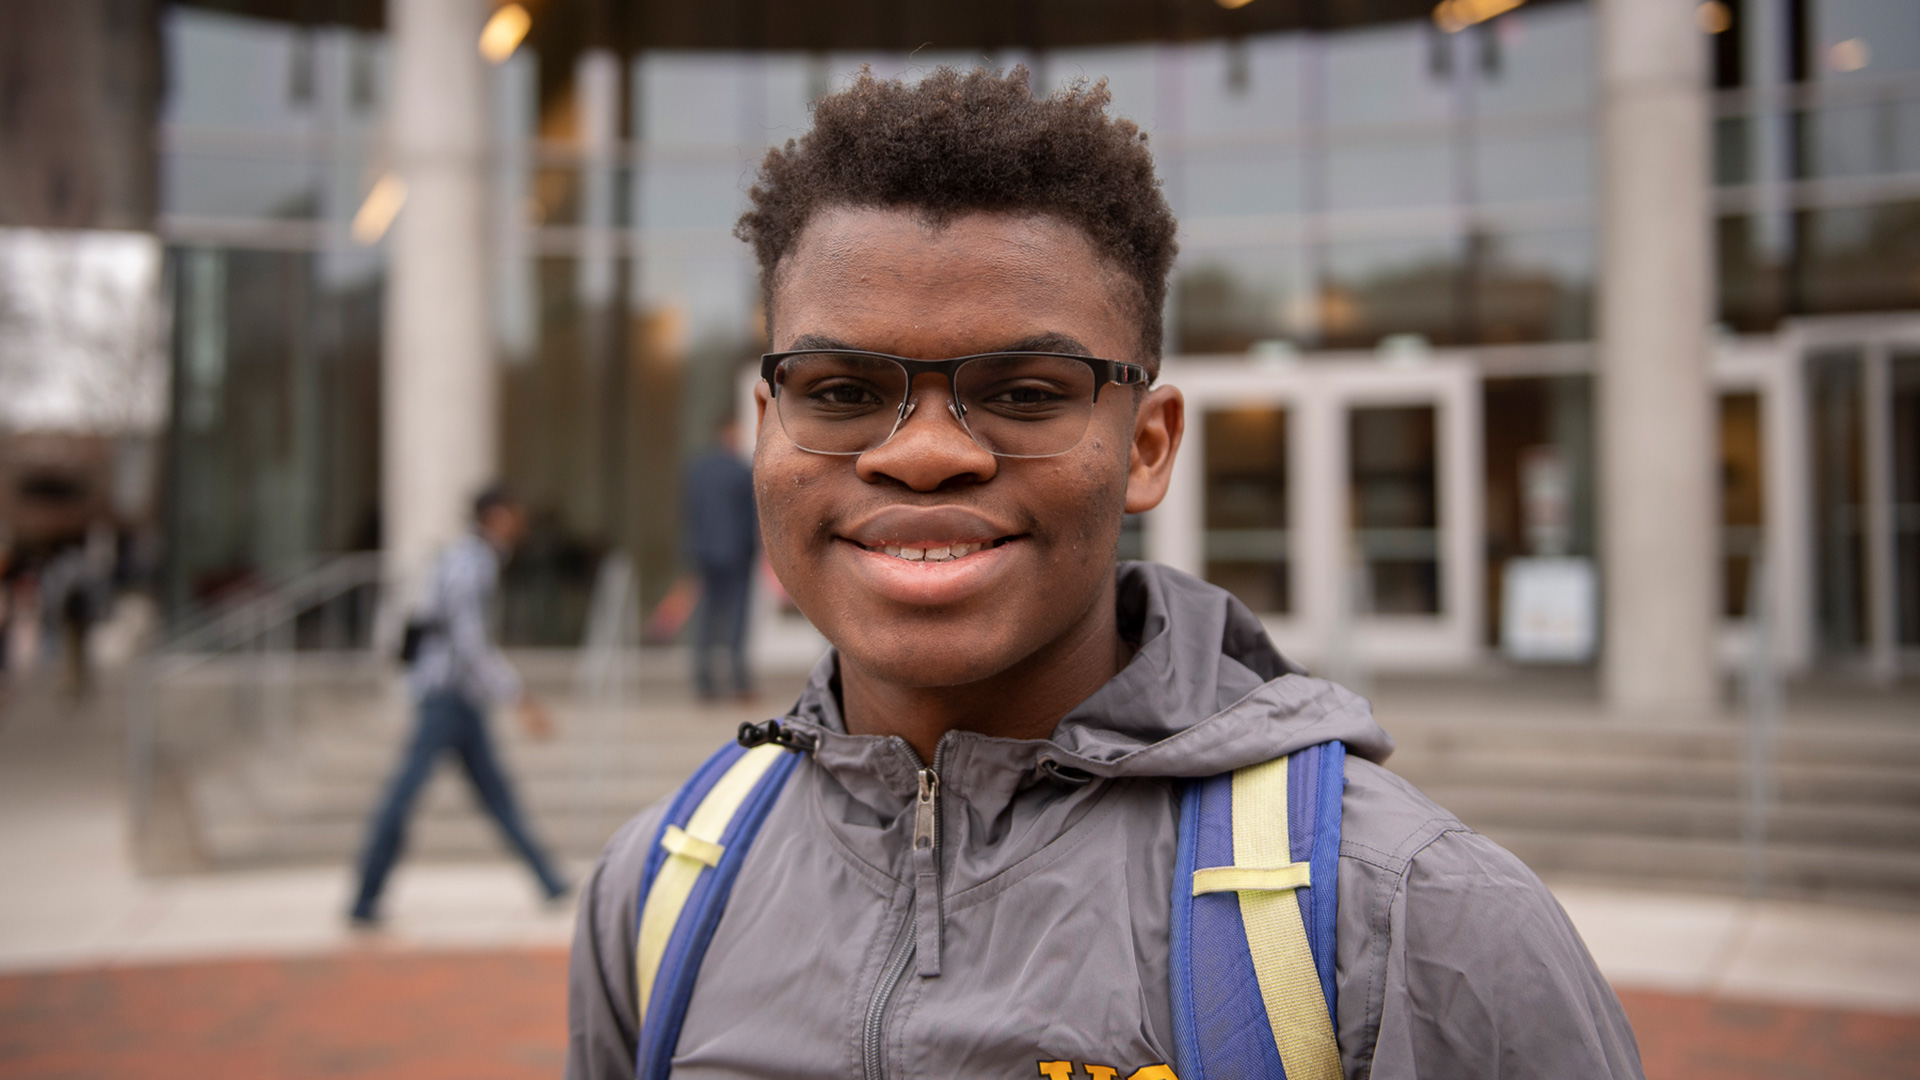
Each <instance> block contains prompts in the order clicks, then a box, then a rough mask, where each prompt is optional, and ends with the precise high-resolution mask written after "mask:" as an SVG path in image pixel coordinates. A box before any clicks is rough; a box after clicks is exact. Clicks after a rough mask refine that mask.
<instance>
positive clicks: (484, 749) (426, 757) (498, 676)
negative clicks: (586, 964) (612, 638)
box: [350, 487, 569, 927]
mask: <svg viewBox="0 0 1920 1080" xmlns="http://www.w3.org/2000/svg"><path fill="white" fill-rule="evenodd" d="M473 521H474V527H473V530H472V531H471V532H469V533H467V534H466V535H465V536H462V537H461V538H460V539H459V540H456V541H454V543H453V544H452V545H450V546H449V547H448V548H447V549H446V551H444V552H443V553H442V554H441V556H440V559H439V561H438V562H437V563H435V564H434V568H433V575H432V578H431V579H430V581H429V586H428V591H427V597H426V605H425V607H424V609H423V610H422V612H421V618H420V619H419V620H418V621H416V622H415V623H414V626H413V628H412V629H413V630H414V631H415V632H417V633H419V634H420V640H419V645H418V652H417V654H416V655H415V656H414V657H413V661H412V663H413V667H412V670H411V671H410V672H409V680H408V681H409V683H410V684H411V689H412V691H413V699H414V701H415V702H416V703H417V719H416V722H415V724H414V731H413V741H412V743H411V744H410V745H409V747H408V749H407V754H406V757H405V758H404V759H402V761H401V764H400V771H399V772H398V773H397V774H396V775H395V776H394V779H393V783H392V785H391V786H390V787H389V788H388V790H387V795H386V798H385V800H384V801H383V802H382V803H381V805H380V809H379V812H378V813H376V814H375V815H374V818H373V827H372V830H371V832H370V834H369V836H368V838H367V846H366V851H365V853H364V854H363V855H362V856H361V860H360V891H359V893H358V894H357V896H356V897H355V899H354V902H353V910H352V912H351V914H350V919H351V921H352V922H353V924H354V925H356V926H362V927H366V926H372V925H375V924H376V923H377V922H378V921H379V911H378V905H379V901H380V891H381V889H382V888H383V887H384V886H385V885H386V881H387V874H388V872H389V871H391V870H392V869H393V864H394V861H395V860H396V859H397V858H399V856H400V850H401V848H402V847H403V846H404V845H405V842H406V827H407V817H408V815H409V814H411V812H412V810H413V801H414V799H415V797H417V796H418V795H419V793H420V788H421V787H422V786H423V785H425V784H426V782H427V779H428V777H430V776H431V775H432V773H433V763H434V760H435V759H436V758H438V757H439V756H440V754H441V752H442V751H452V752H454V753H457V754H458V755H459V756H460V763H461V765H463V766H464V767H465V768H466V772H467V779H468V780H470V781H471V782H472V783H473V789H474V792H475V793H476V794H478V795H479V797H480V802H481V803H482V805H484V806H485V807H486V808H487V811H488V812H489V813H491V814H492V815H493V818H494V820H495V821H496V822H498V823H499V825H500V831H501V833H502V834H503V835H505V837H506V838H507V841H508V842H509V843H511V844H512V845H513V846H514V848H515V849H516V850H517V851H519V852H520V854H521V856H522V857H524V858H525V859H526V860H527V864H528V865H529V866H530V867H531V868H532V869H533V873H534V876H535V877H537V878H539V879H540V887H541V889H542V890H543V891H544V892H545V893H546V896H547V898H548V899H549V900H554V899H558V898H560V897H561V896H564V895H565V894H566V892H567V889H568V887H569V886H568V884H567V882H566V880H565V879H563V878H562V877H561V876H560V875H559V874H558V873H557V872H556V871H555V870H554V867H553V865H552V863H551V862H550V861H549V860H548V858H547V855H546V853H545V852H544V851H543V850H541V847H540V844H539V842H538V841H536V840H535V839H534V838H533V834H532V833H531V832H529V831H528V829H527V826H526V823H525V822H524V821H523V820H522V819H521V817H520V811H519V808H518V807H517V806H516V805H515V803H514V799H513V791H512V788H511V787H510V786H509V785H508V783H507V775H506V773H505V771H503V770H502V769H501V767H500V760H499V758H498V756H496V755H495V753H494V749H493V740H492V739H491V738H490V737H489V736H488V734H487V723H486V712H487V709H488V708H489V707H490V706H493V705H498V704H507V703H513V704H514V705H516V706H517V708H518V710H519V715H520V723H521V725H522V726H523V727H524V728H525V729H526V731H527V733H528V734H529V735H532V736H533V737H534V738H536V739H544V738H546V737H548V736H549V735H551V734H552V732H553V720H552V718H551V717H550V716H549V715H548V714H547V711H546V710H545V709H544V708H542V707H541V706H540V703H539V702H537V701H535V700H534V699H533V698H532V697H530V696H528V694H527V693H526V691H525V689H524V688H523V687H522V686H521V683H520V677H519V675H518V674H517V673H515V671H514V670H513V665H511V664H509V663H508V662H507V659H506V657H504V656H502V655H500V651H499V650H498V649H496V648H495V647H494V645H493V642H492V640H491V637H490V635H489V633H488V629H487V612H488V608H489V606H490V605H491V603H492V601H493V595H494V590H495V588H496V586H497V585H498V583H499V579H500V565H501V563H503V562H505V561H506V559H507V557H508V556H509V555H511V554H512V553H513V549H514V548H515V547H516V546H518V544H519V543H520V541H521V540H522V539H523V538H524V537H525V536H526V532H527V511H526V507H525V506H523V505H522V504H521V503H520V502H519V500H518V499H516V498H514V497H513V496H512V495H511V494H510V493H508V492H507V491H506V490H505V489H504V488H500V487H491V488H488V489H487V490H486V491H485V492H483V493H482V494H481V495H480V496H479V497H478V498H476V499H475V500H474V504H473Z"/></svg>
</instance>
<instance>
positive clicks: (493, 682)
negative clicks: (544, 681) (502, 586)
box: [443, 562, 521, 704]
mask: <svg viewBox="0 0 1920 1080" xmlns="http://www.w3.org/2000/svg"><path fill="white" fill-rule="evenodd" d="M492 591H493V581H492V574H491V573H490V572H488V571H486V570H483V569H482V568H481V567H479V566H478V565H477V564H476V563H473V562H466V563H461V564H457V565H456V566H455V568H454V570H453V572H452V573H449V574H448V575H447V580H446V594H445V597H444V601H443V602H444V604H445V608H444V611H445V617H446V620H447V644H448V647H449V648H450V649H451V650H452V652H453V662H454V663H453V666H454V670H456V671H468V672H472V673H473V675H474V677H475V678H476V679H478V680H479V682H480V684H481V686H482V687H484V688H485V690H486V694H487V698H488V700H489V701H491V702H494V703H496V704H505V703H507V702H512V701H517V700H519V698H520V689H521V688H520V676H519V675H518V674H517V673H516V672H515V671H514V670H513V665H512V664H510V663H508V662H507V658H506V657H504V656H502V655H500V650H498V649H496V648H494V647H493V642H492V641H491V640H490V639H489V637H488V634H487V599H488V594H489V593H491V592H492Z"/></svg>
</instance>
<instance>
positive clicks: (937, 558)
mask: <svg viewBox="0 0 1920 1080" xmlns="http://www.w3.org/2000/svg"><path fill="white" fill-rule="evenodd" d="M991 546H992V545H990V544H946V545H943V546H941V547H924V548H911V547H895V546H893V545H891V544H886V545H882V546H881V547H880V548H879V550H880V551H884V552H886V553H887V554H888V555H891V556H893V557H894V558H896V559H905V560H907V561H908V562H952V561H953V560H955V559H964V558H966V557H967V556H969V555H971V554H973V553H974V552H976V551H980V550H983V549H985V548H988V547H991Z"/></svg>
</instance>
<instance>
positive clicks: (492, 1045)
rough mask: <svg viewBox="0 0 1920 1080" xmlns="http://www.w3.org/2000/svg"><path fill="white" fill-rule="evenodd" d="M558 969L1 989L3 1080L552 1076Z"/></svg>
mask: <svg viewBox="0 0 1920 1080" xmlns="http://www.w3.org/2000/svg"><path fill="white" fill-rule="evenodd" d="M565 971H566V955H565V953H564V952H563V951H561V950H557V949H537V950H493V951H485V952H466V953H442V952H430V951H423V950H406V951H389V950H380V949H359V950H354V951H351V952H347V953H344V954H332V955H326V956H318V957H310V958H303V959H274V960H231V961H222V962H216V963H191V964H172V965H155V966H128V967H109V968H95V969H84V970H70V971H60V972H50V973H38V974H24V975H12V976H7V977H0V1078H6V1080H68V1078H81V1077H87V1078H91V1077H105V1076H111V1077H115V1078H116V1080H148V1078H153V1080H162V1078H165V1080H172V1078H176V1077H191V1078H193V1080H260V1078H267V1077H274V1078H281V1080H321V1078H328V1080H401V1078H405V1080H442V1078H445V1080H521V1078H528V1080H531V1078H535V1077H553V1076H557V1075H558V1074H559V1071H560V1063H561V1060H562V1057H563V1056H564V1053H565V1044H566V1015H565V1012H566V1005H565V992H566V991H565ZM1621 998H1622V1000H1623V1001H1624V1002H1625V1004H1626V1007H1627V1011H1628V1013H1629V1014H1631V1016H1632V1017H1633V1021H1634V1026H1635V1028H1636V1030H1637V1031H1638V1033H1639V1037H1640V1045H1641V1049H1642V1053H1643V1054H1644V1056H1645V1059H1646V1064H1647V1075H1648V1077H1649V1078H1650V1080H1683V1078H1684V1080H1802V1078H1819V1080H1853V1078H1855V1077H1858V1078H1862V1080H1865V1078H1868V1077H1872V1078H1873V1080H1900V1078H1913V1077H1920V1014H1893V1013H1874V1012H1863V1011H1850V1010H1842V1009H1831V1008H1812V1007H1806V1006H1799V1005H1777V1004H1761V1003H1757V1002H1736V1001H1728V1000H1720V999H1715V998H1710V997H1699V996H1688V995H1679V994H1665V993H1656V992H1650V991H1639V990H1629V991H1625V992H1623V993H1622V994H1621Z"/></svg>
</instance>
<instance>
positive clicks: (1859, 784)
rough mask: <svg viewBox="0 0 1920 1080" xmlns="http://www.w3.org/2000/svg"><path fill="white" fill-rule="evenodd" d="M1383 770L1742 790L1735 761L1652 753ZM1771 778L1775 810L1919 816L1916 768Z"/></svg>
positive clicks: (1651, 792)
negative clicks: (1904, 811) (1831, 808)
mask: <svg viewBox="0 0 1920 1080" xmlns="http://www.w3.org/2000/svg"><path fill="white" fill-rule="evenodd" d="M1388 767H1389V768H1391V769H1393V770H1394V771H1395V772H1397V773H1399V774H1400V775H1402V776H1404V777H1406V778H1407V779H1408V780H1409V781H1411V782H1413V783H1414V784H1416V785H1418V786H1419V787H1421V788H1423V789H1426V788H1435V789H1439V788H1450V789H1459V788H1468V787H1471V788H1489V789H1534V790H1545V791H1589V792H1606V793H1612V794H1616V795H1621V796H1641V795H1645V796H1660V795H1666V796H1697V797H1702V798H1719V799H1731V800H1740V799H1743V798H1744V797H1745V790H1746V789H1745V785H1746V782H1747V768H1746V765H1745V764H1744V763H1743V762H1737V761H1712V760H1708V761H1687V760H1675V759H1673V758H1669V757H1665V756H1661V755H1659V754H1658V753H1645V754H1641V755H1637V756H1628V755H1625V754H1620V753H1616V754H1611V755H1608V756H1594V755H1587V754H1582V753H1579V752H1558V751H1552V750H1546V749H1540V748H1535V747H1527V748H1514V747H1503V748H1500V749H1497V750H1487V751H1485V752H1482V753H1474V754H1466V753H1460V754H1450V755H1446V756H1436V755H1423V754H1421V753H1419V752H1417V751H1415V752H1412V753H1407V754H1398V753H1396V754H1395V755H1394V756H1393V757H1392V758H1391V759H1390V760H1389V761H1388ZM1772 776H1773V780H1772V783H1773V790H1774V795H1775V798H1776V799H1778V800H1779V801H1780V802H1782V803H1796V802H1806V803H1819V804H1822V805H1847V804H1860V805H1893V806H1904V807H1909V808H1920V768H1912V767H1903V766H1897V765H1886V764H1882V763H1881V762H1880V761H1878V760H1876V759H1871V758H1869V759H1865V760H1861V761H1856V762H1852V763H1839V762H1814V763H1780V764H1777V765H1776V766H1775V767H1774V769H1773V773H1772Z"/></svg>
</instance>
